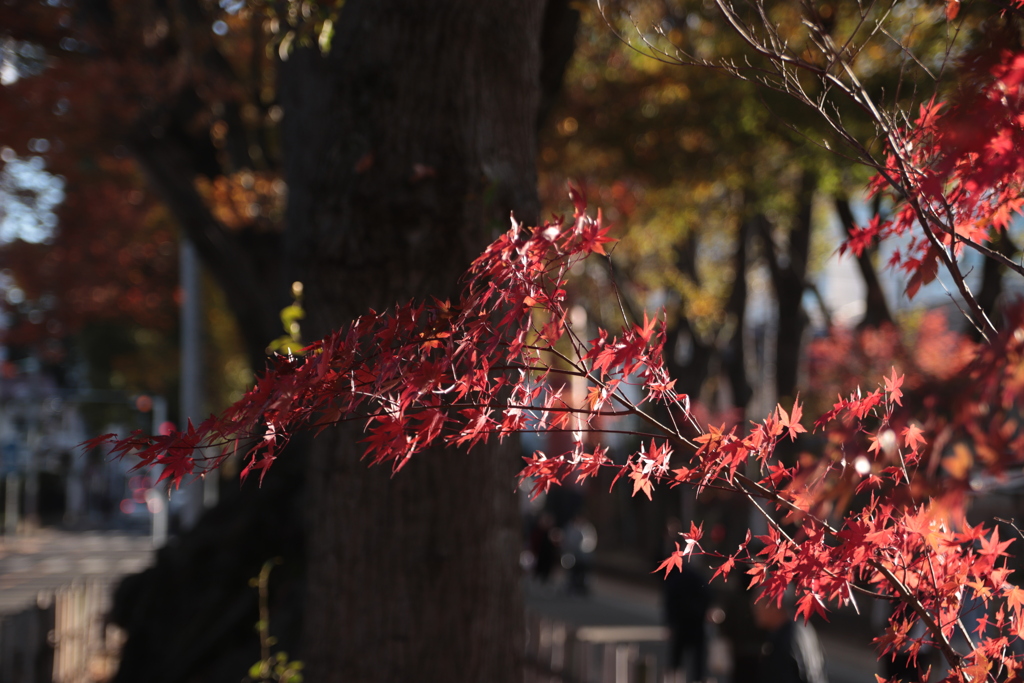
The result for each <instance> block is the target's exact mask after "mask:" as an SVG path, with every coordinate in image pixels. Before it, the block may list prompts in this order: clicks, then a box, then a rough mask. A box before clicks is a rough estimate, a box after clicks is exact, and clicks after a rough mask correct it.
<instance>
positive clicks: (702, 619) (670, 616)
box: [663, 518, 711, 683]
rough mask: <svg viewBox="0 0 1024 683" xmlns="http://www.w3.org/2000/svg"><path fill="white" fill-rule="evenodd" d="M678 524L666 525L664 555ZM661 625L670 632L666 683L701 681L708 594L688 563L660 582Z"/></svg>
mask: <svg viewBox="0 0 1024 683" xmlns="http://www.w3.org/2000/svg"><path fill="white" fill-rule="evenodd" d="M681 529H682V524H681V523H680V522H679V520H678V519H674V518H673V519H670V520H668V523H667V525H666V534H665V540H666V544H665V545H666V548H668V551H667V552H666V553H665V556H666V557H667V556H668V554H669V553H670V552H671V551H672V550H674V549H675V541H676V540H677V539H678V538H679V532H680V530H681ZM663 590H664V593H663V597H664V611H665V622H666V623H667V624H668V628H669V631H670V639H669V668H670V670H671V672H672V673H670V674H669V676H668V679H667V680H669V681H680V680H685V681H687V682H688V683H689V682H692V681H702V680H704V677H705V674H706V669H707V654H708V637H707V623H706V616H707V612H708V608H709V607H710V606H711V591H710V589H709V588H708V584H707V582H706V581H705V580H704V578H703V577H702V576H701V575H700V574H699V573H698V572H697V570H695V569H694V568H693V567H691V566H690V565H688V564H684V565H683V568H682V570H681V571H677V572H676V571H673V572H669V574H668V576H667V577H665V583H664V589H663Z"/></svg>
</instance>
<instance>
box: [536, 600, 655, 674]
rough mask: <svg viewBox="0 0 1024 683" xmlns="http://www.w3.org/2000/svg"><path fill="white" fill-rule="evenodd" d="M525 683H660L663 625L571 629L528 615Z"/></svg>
mask: <svg viewBox="0 0 1024 683" xmlns="http://www.w3.org/2000/svg"><path fill="white" fill-rule="evenodd" d="M526 624H527V626H526V675H525V682H526V683H661V681H662V680H663V678H664V674H665V647H666V646H665V643H666V642H667V640H668V630H667V629H666V628H664V627H662V626H582V627H579V628H575V627H572V626H570V625H568V624H565V623H563V622H560V621H554V620H550V619H545V618H543V617H540V616H539V615H537V614H533V613H527V615H526Z"/></svg>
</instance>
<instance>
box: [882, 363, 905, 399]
mask: <svg viewBox="0 0 1024 683" xmlns="http://www.w3.org/2000/svg"><path fill="white" fill-rule="evenodd" d="M882 379H884V380H885V392H886V393H887V394H889V398H890V400H892V401H893V402H894V403H896V405H898V406H901V405H903V401H902V400H901V399H902V398H903V391H902V390H901V389H900V387H902V386H903V375H900V376H899V377H897V376H896V368H893V369H892V377H883V378H882Z"/></svg>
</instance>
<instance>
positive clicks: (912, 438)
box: [903, 424, 926, 452]
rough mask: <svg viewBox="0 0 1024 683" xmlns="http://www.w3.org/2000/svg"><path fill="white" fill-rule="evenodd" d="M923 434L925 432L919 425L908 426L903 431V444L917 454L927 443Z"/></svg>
mask: <svg viewBox="0 0 1024 683" xmlns="http://www.w3.org/2000/svg"><path fill="white" fill-rule="evenodd" d="M923 434H924V432H922V431H921V428H920V427H918V426H917V425H915V424H911V425H908V426H907V427H905V428H904V429H903V443H905V444H907V448H909V449H910V450H912V451H914V452H917V449H918V447H920V446H923V445H924V444H925V443H926V441H925V438H924V436H923Z"/></svg>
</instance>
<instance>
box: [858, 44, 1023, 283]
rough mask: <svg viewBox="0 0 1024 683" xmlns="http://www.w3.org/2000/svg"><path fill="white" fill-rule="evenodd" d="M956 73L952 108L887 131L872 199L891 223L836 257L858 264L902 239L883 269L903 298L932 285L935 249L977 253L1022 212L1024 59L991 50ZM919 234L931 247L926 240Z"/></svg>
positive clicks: (862, 235) (870, 229)
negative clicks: (890, 205)
mask: <svg viewBox="0 0 1024 683" xmlns="http://www.w3.org/2000/svg"><path fill="white" fill-rule="evenodd" d="M963 70H964V72H965V75H966V77H965V78H963V79H962V83H964V84H965V86H964V92H962V93H961V96H960V97H959V99H958V100H956V101H954V102H952V103H946V102H941V101H939V100H937V99H935V98H932V99H931V100H930V101H928V102H927V103H925V104H922V105H921V106H920V110H919V113H918V117H917V118H916V119H915V120H914V122H913V125H910V126H907V127H906V128H904V129H899V130H893V131H891V136H890V140H889V143H890V149H889V153H888V154H887V157H886V161H885V164H884V168H882V169H881V171H880V173H879V174H878V175H877V176H876V177H875V178H874V180H873V181H872V190H873V192H889V193H891V194H892V195H893V196H894V197H895V198H896V199H897V200H898V202H899V203H898V208H897V211H896V213H895V215H894V216H893V218H892V219H891V220H883V219H882V218H880V217H878V216H876V217H874V218H872V220H871V221H870V222H869V223H868V225H866V226H861V227H858V228H857V229H855V230H854V231H852V233H851V234H850V235H849V238H848V240H847V242H846V243H845V244H844V245H843V247H842V250H843V251H846V250H850V251H853V252H854V253H855V254H857V255H860V254H861V253H862V252H863V250H864V249H865V248H867V247H868V246H869V245H870V244H872V243H873V242H874V241H875V240H876V239H885V238H886V237H889V236H892V235H904V234H906V235H910V237H911V239H910V242H909V245H908V246H907V247H906V249H905V250H904V251H902V252H901V251H900V250H897V251H895V252H894V254H893V256H892V259H891V261H890V265H892V266H898V267H899V268H900V269H901V270H902V271H903V272H904V273H905V274H906V276H907V278H908V281H907V294H908V296H910V297H911V298H913V296H914V295H915V294H916V293H917V291H918V290H919V289H920V287H921V286H922V285H925V284H928V283H929V282H931V281H932V280H934V279H935V277H936V276H937V274H938V268H939V263H940V258H939V251H938V249H939V244H941V245H942V246H943V247H945V248H947V249H949V250H950V251H951V252H952V253H953V254H954V255H959V254H960V253H961V251H962V249H963V248H964V246H969V247H971V248H981V249H984V247H985V244H986V242H987V241H988V240H989V239H990V238H991V237H992V236H993V235H994V234H995V233H996V232H998V231H1002V230H1006V228H1007V227H1008V225H1009V224H1010V221H1011V220H1012V219H1013V217H1014V215H1017V214H1020V212H1021V210H1022V209H1024V197H1022V192H1021V191H1022V187H1024V166H1022V165H1021V163H1020V150H1021V149H1024V53H1021V52H1017V53H1014V52H1010V51H1002V52H1000V51H998V50H992V51H990V52H989V53H987V54H985V55H983V56H977V57H975V59H974V60H973V61H972V62H969V63H967V64H966V65H964V69H963ZM922 226H923V227H924V228H925V230H927V231H930V232H932V233H933V234H934V235H935V237H936V238H937V239H936V240H931V239H926V236H925V235H924V234H922V231H921V228H922ZM936 242H938V244H937V243H936Z"/></svg>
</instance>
